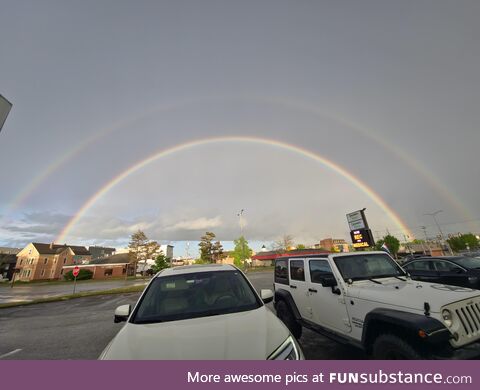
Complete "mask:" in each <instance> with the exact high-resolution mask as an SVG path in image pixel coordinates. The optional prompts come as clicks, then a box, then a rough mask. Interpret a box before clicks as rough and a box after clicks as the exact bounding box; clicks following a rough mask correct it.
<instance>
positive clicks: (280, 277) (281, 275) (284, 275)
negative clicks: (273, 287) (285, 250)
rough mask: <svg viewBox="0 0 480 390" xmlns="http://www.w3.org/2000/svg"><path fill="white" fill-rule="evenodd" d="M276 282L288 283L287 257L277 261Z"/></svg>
mask: <svg viewBox="0 0 480 390" xmlns="http://www.w3.org/2000/svg"><path fill="white" fill-rule="evenodd" d="M275 283H280V284H288V267H287V259H282V260H276V261H275Z"/></svg>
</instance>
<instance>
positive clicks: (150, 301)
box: [133, 271, 262, 324]
mask: <svg viewBox="0 0 480 390" xmlns="http://www.w3.org/2000/svg"><path fill="white" fill-rule="evenodd" d="M261 305H262V303H261V301H260V300H259V299H258V298H257V296H256V294H255V293H254V291H253V289H252V288H251V287H250V285H249V284H248V282H247V280H246V279H245V277H244V276H243V275H242V274H241V273H240V272H238V271H216V272H195V273H188V274H181V275H172V276H166V277H159V278H155V279H154V280H153V281H152V282H151V283H150V284H149V287H148V288H147V290H146V292H145V294H144V296H143V298H142V300H141V301H140V302H139V303H138V305H137V309H136V311H135V312H134V314H133V322H134V323H136V324H142V323H143V324H148V323H155V322H166V321H175V320H182V319H189V318H199V317H211V316H217V315H222V314H229V313H239V312H244V311H248V310H254V309H257V308H259V307H260V306H261Z"/></svg>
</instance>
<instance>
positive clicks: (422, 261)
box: [403, 256, 480, 289]
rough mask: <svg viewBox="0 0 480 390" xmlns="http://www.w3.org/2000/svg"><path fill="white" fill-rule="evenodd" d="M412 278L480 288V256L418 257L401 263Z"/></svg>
mask: <svg viewBox="0 0 480 390" xmlns="http://www.w3.org/2000/svg"><path fill="white" fill-rule="evenodd" d="M403 268H405V269H406V270H407V271H408V273H409V274H410V276H411V277H412V279H415V280H422V281H425V282H430V283H443V284H448V285H452V286H459V287H467V288H475V289H480V258H477V257H469V256H444V257H419V258H416V259H415V260H411V261H409V262H407V263H405V264H403Z"/></svg>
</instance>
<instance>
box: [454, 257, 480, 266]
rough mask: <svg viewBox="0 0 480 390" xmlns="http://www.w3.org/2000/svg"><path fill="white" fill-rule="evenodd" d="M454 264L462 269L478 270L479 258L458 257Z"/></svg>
mask: <svg viewBox="0 0 480 390" xmlns="http://www.w3.org/2000/svg"><path fill="white" fill-rule="evenodd" d="M455 263H457V264H458V265H460V266H462V267H464V268H469V269H472V268H480V258H478V257H460V258H458V259H455Z"/></svg>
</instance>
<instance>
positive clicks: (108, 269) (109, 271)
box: [103, 268, 113, 276]
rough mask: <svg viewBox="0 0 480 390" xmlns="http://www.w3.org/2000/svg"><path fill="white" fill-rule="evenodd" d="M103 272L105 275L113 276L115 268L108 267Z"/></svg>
mask: <svg viewBox="0 0 480 390" xmlns="http://www.w3.org/2000/svg"><path fill="white" fill-rule="evenodd" d="M103 274H104V275H105V276H112V274H113V268H107V269H106V270H105V271H104V272H103Z"/></svg>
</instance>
